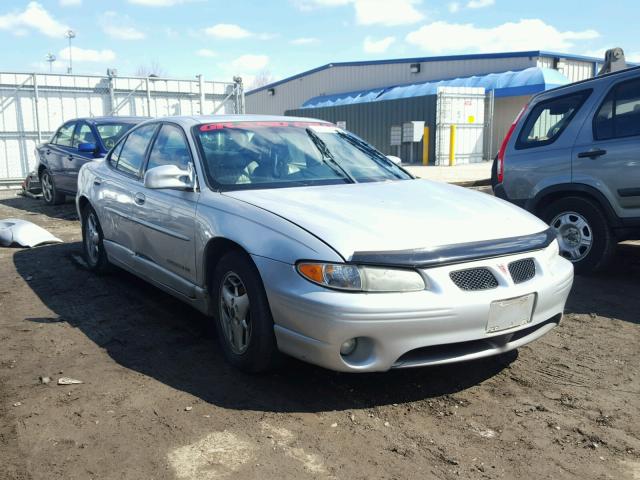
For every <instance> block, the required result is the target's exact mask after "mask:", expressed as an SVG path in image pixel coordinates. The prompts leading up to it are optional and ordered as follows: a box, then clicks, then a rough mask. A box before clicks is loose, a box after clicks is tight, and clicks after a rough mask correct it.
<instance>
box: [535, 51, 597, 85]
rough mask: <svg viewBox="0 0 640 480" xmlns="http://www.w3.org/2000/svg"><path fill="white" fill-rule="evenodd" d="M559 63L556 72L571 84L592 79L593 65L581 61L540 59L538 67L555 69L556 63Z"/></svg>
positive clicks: (551, 58)
mask: <svg viewBox="0 0 640 480" xmlns="http://www.w3.org/2000/svg"><path fill="white" fill-rule="evenodd" d="M557 60H559V61H560V65H559V66H558V71H559V72H560V73H562V74H563V75H564V76H565V77H567V78H568V79H569V81H571V82H579V81H580V80H586V79H588V78H591V77H593V74H594V69H595V66H594V63H593V62H588V61H583V60H569V59H566V58H562V57H559V58H558V59H556V58H554V57H540V58H539V59H538V66H539V67H541V68H555V67H556V61H557Z"/></svg>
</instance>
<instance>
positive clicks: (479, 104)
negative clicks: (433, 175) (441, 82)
mask: <svg viewBox="0 0 640 480" xmlns="http://www.w3.org/2000/svg"><path fill="white" fill-rule="evenodd" d="M436 104H437V108H436V159H435V160H436V162H435V163H436V165H457V164H466V163H477V162H481V161H483V159H484V151H483V144H484V138H483V137H484V132H485V91H484V88H472V87H439V88H438V92H437V102H436Z"/></svg>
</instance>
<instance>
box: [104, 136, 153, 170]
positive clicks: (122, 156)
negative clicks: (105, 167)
mask: <svg viewBox="0 0 640 480" xmlns="http://www.w3.org/2000/svg"><path fill="white" fill-rule="evenodd" d="M157 127H158V125H157V124H152V125H145V126H143V127H140V128H138V129H136V130H134V131H133V132H131V134H129V136H128V137H127V138H125V140H124V145H123V146H122V148H120V149H119V150H120V151H119V152H118V153H119V155H118V159H117V163H116V169H118V170H120V171H121V172H124V173H128V174H129V175H135V176H138V173H139V172H140V167H141V166H142V162H143V161H144V155H145V153H146V151H147V146H148V145H149V141H150V140H151V139H152V138H153V134H154V133H155V131H156V128H157ZM111 161H112V163H113V157H112V159H111Z"/></svg>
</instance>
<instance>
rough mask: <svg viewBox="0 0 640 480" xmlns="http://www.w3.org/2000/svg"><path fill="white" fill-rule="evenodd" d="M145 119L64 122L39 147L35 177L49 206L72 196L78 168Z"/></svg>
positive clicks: (101, 119) (103, 153) (74, 191)
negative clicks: (36, 175)
mask: <svg viewBox="0 0 640 480" xmlns="http://www.w3.org/2000/svg"><path fill="white" fill-rule="evenodd" d="M144 120H147V117H94V118H77V119H75V120H70V121H68V122H66V123H64V124H63V125H62V126H61V127H60V128H58V130H57V131H56V133H55V134H54V135H53V136H52V137H51V139H50V140H49V141H48V142H45V143H42V144H40V145H38V147H37V148H36V158H37V160H38V167H37V172H38V177H39V179H40V183H41V186H42V198H43V199H44V201H45V203H46V204H48V205H56V204H58V203H62V202H63V201H64V200H65V197H66V196H67V195H75V194H76V189H77V179H78V172H79V171H80V167H82V165H84V164H85V163H87V162H90V161H92V160H95V159H97V158H102V157H104V156H105V155H106V154H107V153H108V152H109V150H111V148H112V147H113V146H114V145H115V144H116V142H117V141H118V139H119V138H120V137H121V136H122V135H124V134H125V133H126V132H127V131H129V129H131V127H133V126H134V125H136V124H138V123H140V122H142V121H144Z"/></svg>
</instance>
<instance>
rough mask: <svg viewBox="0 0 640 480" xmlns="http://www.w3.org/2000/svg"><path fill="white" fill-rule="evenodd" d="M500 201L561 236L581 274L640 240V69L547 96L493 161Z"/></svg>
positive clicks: (519, 121)
mask: <svg viewBox="0 0 640 480" xmlns="http://www.w3.org/2000/svg"><path fill="white" fill-rule="evenodd" d="M493 177H494V178H493V180H494V181H493V189H494V193H495V195H496V196H498V197H500V198H503V199H505V200H508V201H510V202H512V203H515V204H516V205H519V206H521V207H522V208H525V209H526V210H529V211H530V212H533V213H534V214H536V215H537V216H539V217H540V218H541V219H543V220H544V221H546V222H547V223H548V224H549V225H551V226H552V227H553V228H554V229H555V230H556V232H557V234H558V240H559V243H560V250H561V253H562V255H563V256H565V257H566V258H568V259H569V260H571V261H572V262H573V263H574V266H575V269H576V272H578V273H586V272H591V271H596V270H600V269H602V268H603V267H604V266H605V265H606V264H607V262H608V261H609V260H610V258H611V256H612V255H613V252H614V251H615V246H616V243H617V242H620V241H623V240H631V239H640V67H634V68H630V69H627V70H623V71H620V72H616V73H611V74H608V75H603V76H600V77H596V78H593V79H590V80H585V81H583V82H578V83H573V84H570V85H567V86H564V87H560V88H557V89H554V90H549V91H547V92H544V93H541V94H539V95H537V96H535V97H534V98H533V99H532V100H531V102H530V103H529V104H528V105H527V106H526V107H525V108H524V109H523V110H522V112H521V113H520V115H518V117H517V118H516V120H515V122H514V123H513V125H512V126H511V128H510V130H509V132H508V133H507V136H506V137H505V139H504V142H503V144H502V146H501V148H500V151H499V153H498V156H497V158H496V160H495V162H494V176H493Z"/></svg>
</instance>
